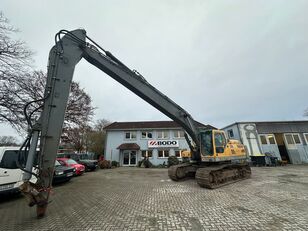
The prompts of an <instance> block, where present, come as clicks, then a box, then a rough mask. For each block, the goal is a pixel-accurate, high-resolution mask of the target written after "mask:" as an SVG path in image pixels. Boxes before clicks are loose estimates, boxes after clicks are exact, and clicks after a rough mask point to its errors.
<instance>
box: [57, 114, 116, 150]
mask: <svg viewBox="0 0 308 231" xmlns="http://www.w3.org/2000/svg"><path fill="white" fill-rule="evenodd" d="M108 124H110V122H109V121H108V120H106V119H101V120H97V121H96V123H95V124H94V126H93V127H91V126H89V125H82V126H79V127H74V128H66V129H65V130H64V132H63V134H62V137H61V146H62V147H64V148H65V149H74V150H75V151H77V152H88V151H90V152H93V153H95V154H98V155H102V154H103V152H104V146H105V138H106V132H105V130H104V127H105V126H107V125H108Z"/></svg>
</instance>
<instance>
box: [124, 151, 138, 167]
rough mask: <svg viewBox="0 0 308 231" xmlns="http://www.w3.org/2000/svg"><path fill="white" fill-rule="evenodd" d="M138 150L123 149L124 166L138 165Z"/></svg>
mask: <svg viewBox="0 0 308 231" xmlns="http://www.w3.org/2000/svg"><path fill="white" fill-rule="evenodd" d="M136 164H137V152H136V151H131V150H124V151H123V166H136Z"/></svg>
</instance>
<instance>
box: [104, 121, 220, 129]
mask: <svg viewBox="0 0 308 231" xmlns="http://www.w3.org/2000/svg"><path fill="white" fill-rule="evenodd" d="M196 123H197V126H198V127H201V128H206V129H216V128H215V127H213V126H211V125H205V124H202V123H200V122H197V121H196ZM180 127H181V126H180V125H178V124H177V123H176V122H174V121H172V120H170V121H139V122H114V123H112V124H109V125H107V126H106V127H105V128H104V129H105V130H128V129H134V130H135V129H154V128H163V129H164V128H180Z"/></svg>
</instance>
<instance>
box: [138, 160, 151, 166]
mask: <svg viewBox="0 0 308 231" xmlns="http://www.w3.org/2000/svg"><path fill="white" fill-rule="evenodd" d="M138 167H140V168H152V167H153V164H152V163H151V161H149V159H148V158H145V159H143V160H140V161H138Z"/></svg>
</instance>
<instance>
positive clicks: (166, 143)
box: [148, 140, 179, 148]
mask: <svg viewBox="0 0 308 231" xmlns="http://www.w3.org/2000/svg"><path fill="white" fill-rule="evenodd" d="M148 147H149V148H173V147H179V141H178V140H149V141H148Z"/></svg>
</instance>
